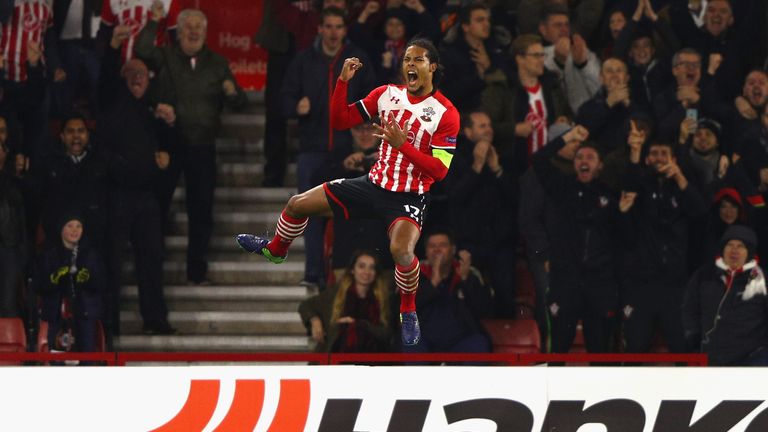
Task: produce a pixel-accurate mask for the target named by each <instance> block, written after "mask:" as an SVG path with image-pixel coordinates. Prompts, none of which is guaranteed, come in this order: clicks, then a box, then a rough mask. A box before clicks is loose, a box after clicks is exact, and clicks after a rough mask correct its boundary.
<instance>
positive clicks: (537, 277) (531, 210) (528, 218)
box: [518, 123, 580, 349]
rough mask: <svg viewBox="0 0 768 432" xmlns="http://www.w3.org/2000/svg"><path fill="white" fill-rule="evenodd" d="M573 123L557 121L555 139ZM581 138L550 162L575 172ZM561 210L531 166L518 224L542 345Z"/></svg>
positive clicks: (522, 192)
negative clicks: (552, 237) (554, 234)
mask: <svg viewBox="0 0 768 432" xmlns="http://www.w3.org/2000/svg"><path fill="white" fill-rule="evenodd" d="M570 129H571V126H570V125H568V124H566V123H555V124H554V125H552V126H550V128H549V136H550V137H552V139H556V138H560V135H562V134H564V133H565V132H568V131H569V130H570ZM579 144H580V142H579V141H577V140H574V139H572V140H571V141H567V142H566V143H565V146H564V147H563V148H562V149H560V150H559V151H558V152H557V154H556V155H555V156H553V157H551V158H550V159H549V161H550V163H551V164H552V165H553V166H554V167H555V169H557V170H558V171H560V172H561V173H562V174H565V175H569V176H570V175H573V174H574V171H573V159H574V158H575V157H576V150H578V147H579ZM557 218H558V214H557V211H556V208H555V203H554V200H553V198H552V197H550V196H548V195H547V194H546V193H545V191H544V187H543V186H542V185H541V181H539V177H538V176H537V175H536V170H534V168H533V167H530V168H529V169H528V170H527V171H526V172H525V174H524V175H523V176H522V177H521V178H520V206H519V210H518V227H519V231H520V236H521V237H522V239H523V240H524V243H525V249H526V255H527V257H528V270H530V272H531V275H532V276H533V284H534V287H535V289H536V304H535V306H534V317H535V318H536V322H537V323H538V325H539V329H541V330H542V331H541V336H542V345H541V346H542V347H545V348H544V349H546V346H547V338H548V335H547V333H548V331H547V329H548V328H549V319H548V317H547V301H546V297H547V295H546V294H547V290H548V289H549V268H550V261H549V260H550V256H551V254H552V248H551V246H550V244H551V243H550V240H549V233H550V232H551V231H552V226H553V225H554V224H555V220H556V219H557Z"/></svg>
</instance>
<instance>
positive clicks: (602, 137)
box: [576, 57, 649, 154]
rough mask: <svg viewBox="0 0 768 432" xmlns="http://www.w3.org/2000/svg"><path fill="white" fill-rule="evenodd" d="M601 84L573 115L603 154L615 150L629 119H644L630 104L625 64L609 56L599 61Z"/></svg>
mask: <svg viewBox="0 0 768 432" xmlns="http://www.w3.org/2000/svg"><path fill="white" fill-rule="evenodd" d="M600 82H601V83H602V87H600V90H598V92H597V94H596V95H595V96H594V97H593V98H592V99H590V100H588V101H587V102H585V103H584V104H583V105H582V106H581V108H579V113H578V115H577V116H576V123H578V124H581V125H583V126H584V127H585V128H587V130H589V134H590V136H591V137H592V139H593V141H594V142H595V143H596V144H597V148H598V149H599V150H600V152H602V153H603V154H608V153H610V152H612V151H615V150H617V149H619V148H621V147H624V146H623V145H620V143H621V142H622V141H623V140H624V137H626V136H627V131H628V130H629V122H630V119H637V118H648V117H649V115H648V114H646V113H644V112H643V111H642V110H641V109H640V107H639V106H638V105H637V104H635V103H634V101H633V100H632V96H631V93H630V89H629V73H628V71H627V65H626V64H625V63H624V62H623V61H622V60H619V59H618V58H615V57H612V58H609V59H606V60H605V61H604V62H603V66H602V68H601V69H600Z"/></svg>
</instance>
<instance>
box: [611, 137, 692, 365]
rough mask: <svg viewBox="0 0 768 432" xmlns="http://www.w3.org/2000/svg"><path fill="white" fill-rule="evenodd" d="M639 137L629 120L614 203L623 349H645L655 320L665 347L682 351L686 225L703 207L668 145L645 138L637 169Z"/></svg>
mask: <svg viewBox="0 0 768 432" xmlns="http://www.w3.org/2000/svg"><path fill="white" fill-rule="evenodd" d="M645 140H646V134H645V132H642V131H640V130H638V129H637V128H636V127H635V125H634V123H633V125H632V128H631V131H630V134H629V138H628V140H627V142H628V144H629V146H630V156H629V160H630V164H629V167H628V169H627V180H626V185H625V188H626V189H625V190H626V191H627V192H626V193H625V194H624V198H623V199H622V205H621V207H620V211H621V212H622V213H623V217H622V225H623V231H624V236H623V244H624V246H625V247H624V250H623V257H622V258H623V261H624V263H623V266H622V269H621V273H620V274H621V287H622V293H621V305H623V309H622V310H623V318H624V336H625V339H626V351H627V352H630V353H642V352H648V350H649V349H650V348H651V341H652V339H653V336H654V329H655V327H656V324H657V323H658V325H659V327H660V328H661V330H662V332H663V334H664V340H665V341H666V343H667V346H668V347H669V350H670V351H671V352H683V350H684V349H685V343H684V338H683V332H682V326H681V322H680V305H681V302H682V294H683V287H684V286H685V280H686V278H687V275H688V267H687V258H688V252H687V246H688V233H689V230H688V225H689V220H690V219H692V218H696V217H698V216H699V215H701V214H703V213H704V212H705V211H706V208H705V204H704V201H703V199H702V197H701V195H700V194H699V191H697V190H696V188H695V187H694V186H693V185H692V184H689V182H688V179H687V178H686V176H685V175H684V174H683V172H682V171H681V169H680V167H679V166H678V164H677V158H676V157H675V156H674V151H673V150H672V146H671V144H669V143H664V142H661V141H651V144H650V146H649V148H648V153H647V156H646V157H645V167H641V165H640V154H641V151H642V147H643V143H644V142H645ZM632 193H634V194H635V195H630V194H632Z"/></svg>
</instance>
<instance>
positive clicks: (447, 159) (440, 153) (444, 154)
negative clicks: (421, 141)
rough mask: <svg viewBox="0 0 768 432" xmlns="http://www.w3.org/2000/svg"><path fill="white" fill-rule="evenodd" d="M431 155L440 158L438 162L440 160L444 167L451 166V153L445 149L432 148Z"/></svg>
mask: <svg viewBox="0 0 768 432" xmlns="http://www.w3.org/2000/svg"><path fill="white" fill-rule="evenodd" d="M432 156H434V157H436V158H438V159H440V162H442V163H443V165H445V167H446V168H450V167H451V161H452V160H453V153H451V152H449V151H447V150H441V149H433V150H432Z"/></svg>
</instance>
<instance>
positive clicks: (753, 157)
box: [733, 104, 768, 185]
mask: <svg viewBox="0 0 768 432" xmlns="http://www.w3.org/2000/svg"><path fill="white" fill-rule="evenodd" d="M759 121H760V127H759V131H760V132H759V134H758V135H757V136H755V137H752V138H749V137H746V138H745V139H743V140H742V141H741V142H739V144H738V146H737V147H736V148H735V150H734V155H733V157H734V158H740V160H742V161H743V163H744V169H745V170H746V171H747V177H748V178H749V179H750V180H751V182H752V184H753V185H760V184H762V183H763V182H764V180H763V179H764V178H765V179H766V180H768V104H766V105H764V106H763V108H762V109H760V111H759ZM763 170H765V172H766V174H763Z"/></svg>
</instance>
